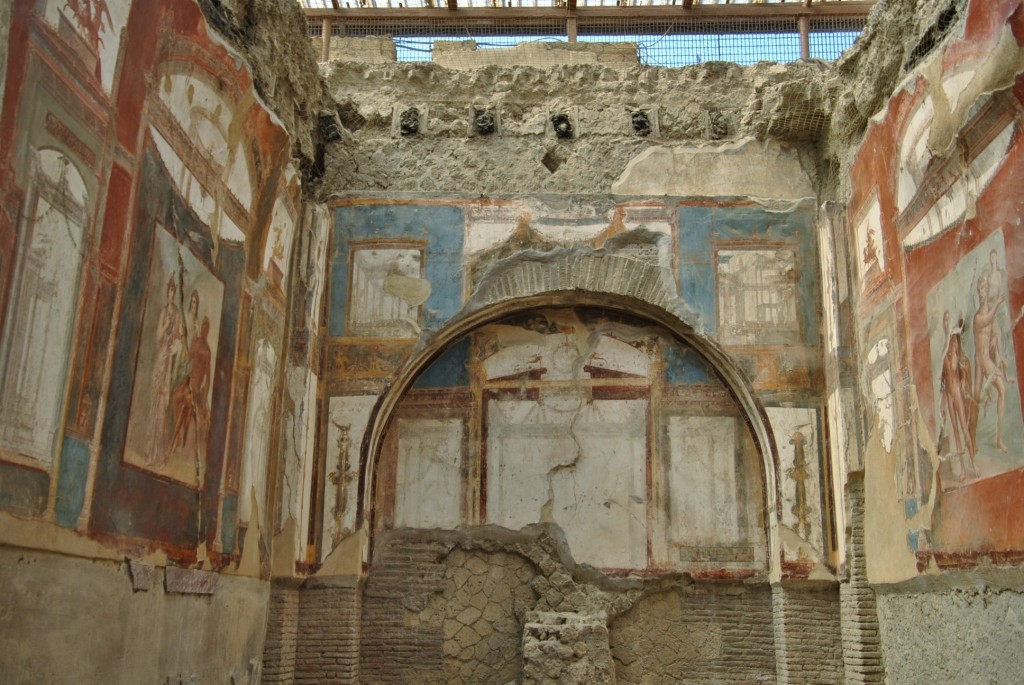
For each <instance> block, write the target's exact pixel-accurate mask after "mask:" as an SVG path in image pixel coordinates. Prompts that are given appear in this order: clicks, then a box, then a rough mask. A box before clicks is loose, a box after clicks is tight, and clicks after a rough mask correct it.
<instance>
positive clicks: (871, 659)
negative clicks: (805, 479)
mask: <svg viewBox="0 0 1024 685" xmlns="http://www.w3.org/2000/svg"><path fill="white" fill-rule="evenodd" d="M846 492H847V501H848V502H849V505H850V506H849V514H848V515H849V526H848V528H849V529H850V533H849V539H848V545H847V565H848V568H849V574H850V578H849V581H848V582H845V583H843V584H842V585H841V586H840V588H839V598H840V616H841V618H842V636H843V664H844V665H845V667H846V682H847V683H882V682H884V681H885V665H884V663H883V661H882V648H881V640H880V638H879V632H878V609H877V605H876V599H875V591H874V590H873V589H871V587H870V586H869V585H868V579H867V564H866V560H865V558H864V480H863V478H862V477H861V476H860V475H851V476H850V478H849V482H848V484H847V486H846Z"/></svg>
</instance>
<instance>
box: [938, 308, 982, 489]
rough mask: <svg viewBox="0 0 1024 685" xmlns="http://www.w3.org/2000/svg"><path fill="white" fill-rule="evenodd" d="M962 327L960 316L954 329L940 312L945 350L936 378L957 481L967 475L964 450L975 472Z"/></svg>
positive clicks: (973, 411) (974, 412)
mask: <svg viewBox="0 0 1024 685" xmlns="http://www.w3.org/2000/svg"><path fill="white" fill-rule="evenodd" d="M963 328H964V322H963V319H960V320H958V321H957V323H956V327H955V328H951V323H950V315H949V312H948V311H946V312H945V313H944V314H943V315H942V330H943V332H944V334H945V337H946V351H945V353H944V354H943V355H942V374H941V376H940V378H939V389H940V393H941V396H942V405H941V408H940V409H941V411H940V416H941V417H942V418H941V423H942V424H943V426H944V425H945V417H946V416H948V417H949V422H950V423H951V424H952V426H953V439H954V440H955V441H956V451H957V455H958V456H959V457H960V480H964V479H965V478H966V477H967V474H968V464H967V462H966V461H965V460H964V456H965V453H966V456H967V457H968V458H969V460H970V471H971V472H972V473H973V475H975V476H977V475H978V465H977V462H976V460H975V455H976V454H977V444H976V442H975V430H976V426H977V417H978V409H977V404H976V403H975V401H974V390H973V384H972V382H971V362H970V360H969V359H967V355H966V354H965V352H964V347H963V339H962V337H961V335H962V333H963Z"/></svg>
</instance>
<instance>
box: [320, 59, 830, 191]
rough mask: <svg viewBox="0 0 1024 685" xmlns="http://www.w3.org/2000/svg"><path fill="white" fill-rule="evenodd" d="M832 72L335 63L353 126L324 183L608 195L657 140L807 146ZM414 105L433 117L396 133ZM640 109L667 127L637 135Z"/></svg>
mask: <svg viewBox="0 0 1024 685" xmlns="http://www.w3.org/2000/svg"><path fill="white" fill-rule="evenodd" d="M827 73H828V72H827V67H826V66H825V65H824V64H823V63H816V62H815V63H793V64H789V65H779V64H772V63H762V64H758V65H756V66H753V67H741V66H739V65H736V64H729V63H724V62H709V63H706V64H702V65H698V66H694V67H684V68H679V69H666V68H656V67H640V66H635V67H631V68H628V69H623V68H621V67H614V68H613V67H610V66H602V65H599V64H595V65H574V66H556V67H551V68H547V69H539V68H534V67H499V66H486V67H482V68H480V69H476V70H473V71H455V70H449V69H445V68H443V67H441V66H438V65H436V64H430V63H396V64H389V65H380V64H372V65H371V64H360V63H354V62H341V61H334V62H331V63H329V64H326V65H325V66H324V75H325V77H326V79H327V84H328V88H329V90H330V92H331V94H332V96H333V97H334V98H335V100H336V101H337V102H338V110H339V115H340V117H341V120H342V122H343V124H345V126H346V128H347V129H348V131H347V134H346V136H345V138H344V140H342V141H339V142H338V143H336V144H334V145H332V146H330V148H329V151H328V156H327V173H326V176H325V181H324V185H323V193H324V194H325V195H327V194H329V193H330V192H332V191H339V190H343V189H344V190H389V191H438V190H449V191H451V190H455V189H457V190H460V191H466V192H495V191H498V190H502V191H507V190H510V189H514V190H515V191H518V192H567V193H570V192H607V191H608V190H609V189H611V187H612V184H613V183H614V182H615V181H616V179H618V178H619V177H620V176H621V174H622V172H623V171H624V170H625V168H626V165H627V164H628V163H629V162H630V160H631V159H633V158H634V157H635V156H636V155H637V154H639V153H641V152H643V151H644V150H646V149H648V148H651V147H656V146H659V145H671V144H674V143H682V142H685V143H689V144H694V143H701V142H706V141H711V140H726V141H736V140H739V139H742V138H745V137H759V138H765V137H773V138H775V139H776V140H779V141H784V142H786V143H791V144H794V145H797V146H799V145H802V144H803V143H805V142H806V141H808V140H810V139H813V138H815V137H816V136H817V135H818V134H819V133H820V132H821V130H822V127H823V124H824V122H825V121H826V117H827V114H828V103H827V100H826V95H827V92H826V89H825V88H824V87H823V85H822V84H823V79H824V78H825V77H826V76H827ZM370 84H372V85H370ZM683 94H685V96H683ZM411 106H416V107H417V108H418V109H419V110H420V112H421V113H425V114H424V116H423V126H422V127H421V129H420V131H419V133H418V134H417V135H415V136H396V135H395V134H394V129H393V120H394V116H395V113H396V112H401V111H403V110H405V109H407V108H408V107H411ZM473 108H480V109H489V110H493V111H494V112H495V113H496V116H497V119H498V122H499V130H500V134H499V135H491V136H472V135H470V128H471V127H470V115H471V111H472V110H473ZM635 111H644V112H645V113H646V114H647V115H648V117H649V119H653V121H654V123H656V127H653V128H654V130H655V133H653V134H650V135H646V136H643V135H638V134H637V132H636V130H635V129H634V128H633V125H632V119H631V116H632V113H633V112H635ZM557 113H565V114H567V115H568V117H569V120H570V121H571V122H572V123H573V137H572V138H568V139H561V140H560V139H558V138H557V137H556V136H555V134H554V131H553V130H552V128H551V123H550V118H551V116H552V115H553V114H557ZM712 122H714V125H712ZM723 132H724V134H723ZM441 160H443V161H441ZM809 166H812V167H813V162H812V163H811V164H810V165H809ZM715 194H725V193H715Z"/></svg>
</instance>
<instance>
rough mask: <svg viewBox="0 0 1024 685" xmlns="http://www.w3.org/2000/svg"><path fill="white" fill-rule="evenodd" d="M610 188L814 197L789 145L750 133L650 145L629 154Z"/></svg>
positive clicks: (634, 191) (631, 192) (649, 192)
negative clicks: (696, 143)
mask: <svg viewBox="0 0 1024 685" xmlns="http://www.w3.org/2000/svg"><path fill="white" fill-rule="evenodd" d="M612 192H613V193H615V194H624V195H679V196H711V197H716V196H717V197H723V196H745V197H761V198H776V199H798V198H804V197H814V196H815V192H814V187H813V185H812V184H811V179H810V176H809V175H808V174H807V172H806V171H804V169H803V167H802V165H801V164H800V157H799V155H798V154H797V152H796V151H795V150H792V149H788V150H787V149H783V148H782V146H780V145H779V144H778V143H776V142H773V141H763V142H762V141H757V140H754V139H752V138H747V139H743V140H739V141H736V142H733V143H727V144H724V145H707V146H702V147H675V148H669V147H650V148H647V149H646V150H644V151H643V152H641V153H640V154H639V155H637V156H636V157H634V158H633V159H632V160H630V162H629V164H628V165H626V169H625V171H623V172H622V175H621V176H620V177H619V179H618V180H617V181H616V182H615V183H613V184H612Z"/></svg>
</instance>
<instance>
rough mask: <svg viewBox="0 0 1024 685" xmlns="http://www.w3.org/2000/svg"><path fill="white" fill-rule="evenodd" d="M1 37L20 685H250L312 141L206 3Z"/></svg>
mask: <svg viewBox="0 0 1024 685" xmlns="http://www.w3.org/2000/svg"><path fill="white" fill-rule="evenodd" d="M8 17H9V19H8ZM2 25H3V28H4V29H5V31H4V33H5V41H4V44H3V45H4V54H5V55H6V60H5V76H4V79H5V81H4V83H5V91H4V99H3V109H2V117H3V118H2V120H0V194H2V196H3V198H4V200H3V203H2V204H3V212H2V213H0V326H2V337H0V386H2V387H0V396H2V398H3V399H2V401H0V544H2V545H3V547H2V552H0V554H2V560H0V591H2V593H3V596H4V597H5V600H4V604H5V616H6V618H5V619H4V621H3V624H2V640H3V641H4V643H5V644H7V645H12V646H13V645H19V647H18V648H17V649H14V648H12V649H5V650H3V655H2V656H0V673H2V676H0V679H2V680H4V682H12V683H13V682H76V681H77V682H124V683H138V682H155V681H158V680H159V681H161V682H163V681H164V680H168V682H170V681H173V682H200V681H203V682H227V681H228V680H233V681H235V682H241V681H242V680H245V681H247V682H248V681H250V680H252V679H253V678H256V677H258V672H259V670H260V668H261V656H262V648H263V641H264V635H265V623H266V617H267V610H268V601H269V597H270V587H269V582H268V579H269V576H270V569H271V558H270V548H271V531H272V527H273V524H274V520H273V518H274V517H273V509H272V508H271V506H270V503H271V502H272V501H273V500H274V492H275V490H276V488H277V486H276V484H275V482H274V479H273V477H272V476H271V474H273V473H276V471H275V470H273V469H272V468H271V467H272V465H273V464H274V463H275V462H276V459H277V452H278V450H277V449H276V447H275V445H276V444H277V443H278V441H279V439H280V430H279V428H278V424H277V423H276V422H275V421H273V420H272V417H273V416H274V415H275V413H276V412H277V411H278V403H279V400H278V396H279V389H280V387H281V378H282V368H283V365H282V360H283V359H284V358H285V349H284V344H285V330H286V325H287V321H288V314H287V312H286V293H287V290H288V287H289V281H290V269H291V264H292V252H293V250H292V246H293V243H296V242H299V241H297V240H296V239H295V237H296V235H297V234H298V233H300V231H301V229H302V227H303V226H304V225H305V224H304V215H303V206H302V200H301V188H300V186H301V183H300V174H299V171H298V169H297V168H295V167H294V166H293V165H292V164H291V161H290V160H291V154H292V140H291V138H290V137H289V134H288V133H287V132H286V131H285V129H284V127H283V126H282V124H281V121H280V119H279V118H278V117H277V116H276V115H275V114H273V113H272V112H271V111H270V110H269V109H268V108H267V107H266V106H265V105H264V104H262V102H261V101H260V99H259V97H258V96H257V93H256V90H255V86H256V84H254V79H253V75H252V73H251V72H250V71H249V69H248V68H247V67H246V66H245V63H244V61H243V60H242V59H241V57H240V55H239V54H238V53H236V52H234V51H233V50H231V49H229V48H228V47H226V45H225V43H224V41H223V39H222V38H220V37H219V36H216V35H214V34H212V33H211V32H210V31H209V30H208V28H207V23H206V19H205V18H204V16H203V14H202V13H201V11H200V8H199V6H198V5H197V4H196V3H194V2H191V0H180V1H174V2H166V3H147V2H135V3H131V2H104V1H103V0H86V1H81V2H70V3H65V2H58V1H57V0H52V1H40V2H18V3H14V5H13V8H11V7H7V8H5V10H4V18H3V21H2ZM7 27H9V29H10V30H9V33H8V32H7V31H6V28H7ZM278 90H279V91H280V90H281V89H280V88H279V89H278Z"/></svg>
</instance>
